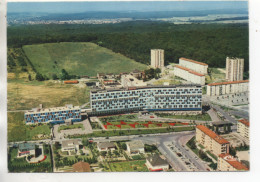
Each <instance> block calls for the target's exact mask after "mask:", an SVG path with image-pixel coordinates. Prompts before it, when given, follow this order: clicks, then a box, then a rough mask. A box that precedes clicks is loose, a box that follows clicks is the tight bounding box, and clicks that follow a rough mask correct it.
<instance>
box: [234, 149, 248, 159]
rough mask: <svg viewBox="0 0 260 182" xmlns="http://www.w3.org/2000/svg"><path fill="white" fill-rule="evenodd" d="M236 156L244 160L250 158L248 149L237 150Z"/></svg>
mask: <svg viewBox="0 0 260 182" xmlns="http://www.w3.org/2000/svg"><path fill="white" fill-rule="evenodd" d="M237 157H238V159H239V160H246V161H249V159H250V153H249V151H248V150H247V151H237Z"/></svg>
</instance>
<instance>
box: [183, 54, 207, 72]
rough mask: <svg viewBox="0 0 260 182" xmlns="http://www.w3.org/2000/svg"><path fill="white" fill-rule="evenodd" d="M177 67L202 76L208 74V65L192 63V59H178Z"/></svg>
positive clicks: (197, 62)
mask: <svg viewBox="0 0 260 182" xmlns="http://www.w3.org/2000/svg"><path fill="white" fill-rule="evenodd" d="M179 65H180V66H182V67H185V68H188V69H190V70H193V71H195V72H198V73H200V74H203V75H207V74H208V65H207V64H206V63H202V62H199V61H194V60H192V59H187V58H183V57H182V58H180V59H179Z"/></svg>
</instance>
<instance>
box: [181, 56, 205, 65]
mask: <svg viewBox="0 0 260 182" xmlns="http://www.w3.org/2000/svg"><path fill="white" fill-rule="evenodd" d="M180 59H182V60H185V61H189V62H192V63H196V64H200V65H203V66H208V64H206V63H202V62H199V61H195V60H192V59H188V58H184V57H181V58H180Z"/></svg>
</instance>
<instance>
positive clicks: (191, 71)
mask: <svg viewBox="0 0 260 182" xmlns="http://www.w3.org/2000/svg"><path fill="white" fill-rule="evenodd" d="M175 67H177V68H180V69H183V70H185V71H188V72H189V73H191V74H193V75H197V76H205V75H203V74H201V73H198V72H196V71H193V70H191V69H189V68H186V67H183V66H180V65H175Z"/></svg>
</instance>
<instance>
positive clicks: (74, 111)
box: [24, 105, 81, 124]
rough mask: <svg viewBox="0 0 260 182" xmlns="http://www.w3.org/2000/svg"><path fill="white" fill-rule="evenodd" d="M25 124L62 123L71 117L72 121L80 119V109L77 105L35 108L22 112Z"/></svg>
mask: <svg viewBox="0 0 260 182" xmlns="http://www.w3.org/2000/svg"><path fill="white" fill-rule="evenodd" d="M24 119H25V122H26V124H37V123H49V122H50V123H64V122H65V120H68V119H71V121H72V122H77V121H81V109H80V107H79V106H74V107H73V106H71V105H67V106H65V107H56V108H48V109H38V108H35V109H33V110H31V111H27V112H26V113H25V114H24Z"/></svg>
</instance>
